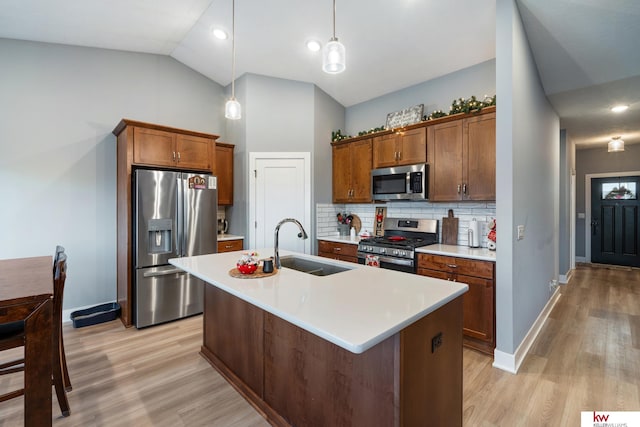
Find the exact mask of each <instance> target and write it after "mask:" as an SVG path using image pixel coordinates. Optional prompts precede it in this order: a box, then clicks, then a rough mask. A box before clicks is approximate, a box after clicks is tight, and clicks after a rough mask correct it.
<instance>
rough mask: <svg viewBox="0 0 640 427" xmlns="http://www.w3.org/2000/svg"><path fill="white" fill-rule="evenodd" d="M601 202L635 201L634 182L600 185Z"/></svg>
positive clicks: (636, 197) (636, 195) (636, 196)
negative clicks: (616, 200) (612, 200)
mask: <svg viewBox="0 0 640 427" xmlns="http://www.w3.org/2000/svg"><path fill="white" fill-rule="evenodd" d="M600 194H602V200H610V199H618V200H637V199H638V193H637V192H636V183H635V182H606V183H602V192H601V193H600Z"/></svg>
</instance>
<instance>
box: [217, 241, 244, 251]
mask: <svg viewBox="0 0 640 427" xmlns="http://www.w3.org/2000/svg"><path fill="white" fill-rule="evenodd" d="M243 243H244V239H236V240H218V253H219V254H221V253H223V252H233V251H241V250H242V249H243Z"/></svg>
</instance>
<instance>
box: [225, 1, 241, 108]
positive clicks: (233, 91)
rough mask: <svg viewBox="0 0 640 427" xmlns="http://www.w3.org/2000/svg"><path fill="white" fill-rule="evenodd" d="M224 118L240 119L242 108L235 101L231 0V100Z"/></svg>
mask: <svg viewBox="0 0 640 427" xmlns="http://www.w3.org/2000/svg"><path fill="white" fill-rule="evenodd" d="M224 116H225V117H226V118H227V119H230V120H239V119H241V118H242V107H241V106H240V103H239V102H238V100H237V99H236V1H235V0H231V98H230V99H229V100H228V101H227V103H226V104H225V105H224Z"/></svg>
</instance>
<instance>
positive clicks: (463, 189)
mask: <svg viewBox="0 0 640 427" xmlns="http://www.w3.org/2000/svg"><path fill="white" fill-rule="evenodd" d="M178 154H180V153H178ZM178 158H180V157H178ZM462 192H463V193H464V194H467V184H464V185H463V186H462Z"/></svg>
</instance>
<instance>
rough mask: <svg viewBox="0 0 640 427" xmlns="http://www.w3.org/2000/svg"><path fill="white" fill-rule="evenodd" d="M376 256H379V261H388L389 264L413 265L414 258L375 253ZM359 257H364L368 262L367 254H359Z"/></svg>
mask: <svg viewBox="0 0 640 427" xmlns="http://www.w3.org/2000/svg"><path fill="white" fill-rule="evenodd" d="M367 255H373V254H367ZM375 256H377V257H378V261H380V262H388V263H389V264H395V265H405V266H408V267H413V260H412V259H402V258H391V257H386V256H381V255H375ZM358 258H362V259H363V260H365V262H366V256H365V255H358Z"/></svg>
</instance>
